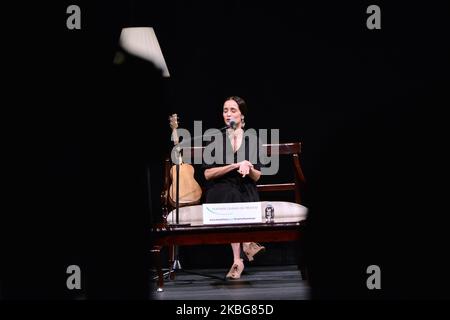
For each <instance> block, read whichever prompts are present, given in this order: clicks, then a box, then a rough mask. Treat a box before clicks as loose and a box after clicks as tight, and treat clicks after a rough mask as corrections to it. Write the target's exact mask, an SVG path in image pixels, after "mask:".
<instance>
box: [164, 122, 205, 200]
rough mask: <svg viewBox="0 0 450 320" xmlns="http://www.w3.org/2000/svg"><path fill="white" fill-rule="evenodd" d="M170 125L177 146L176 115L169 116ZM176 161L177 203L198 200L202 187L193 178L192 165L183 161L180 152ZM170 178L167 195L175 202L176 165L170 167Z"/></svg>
mask: <svg viewBox="0 0 450 320" xmlns="http://www.w3.org/2000/svg"><path fill="white" fill-rule="evenodd" d="M169 120H170V127H171V128H172V140H173V143H174V146H175V147H177V146H178V144H179V139H178V133H177V128H178V116H177V114H173V115H171V116H170V117H169ZM178 163H179V164H180V172H179V178H180V183H179V204H180V205H186V204H190V203H196V202H198V201H199V200H200V198H201V196H202V188H201V187H200V186H199V184H198V183H197V181H195V179H194V167H193V166H192V165H190V164H188V163H183V158H182V155H181V153H180V154H179V159H178ZM170 178H171V181H172V184H171V185H170V188H169V197H170V200H171V201H172V202H173V203H176V192H177V190H176V186H177V166H176V165H173V166H172V168H171V169H170Z"/></svg>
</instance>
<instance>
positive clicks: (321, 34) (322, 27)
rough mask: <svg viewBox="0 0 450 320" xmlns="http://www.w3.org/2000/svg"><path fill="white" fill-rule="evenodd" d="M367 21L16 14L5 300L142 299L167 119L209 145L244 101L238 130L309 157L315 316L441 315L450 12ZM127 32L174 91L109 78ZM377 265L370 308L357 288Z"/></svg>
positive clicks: (157, 9)
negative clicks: (72, 277)
mask: <svg viewBox="0 0 450 320" xmlns="http://www.w3.org/2000/svg"><path fill="white" fill-rule="evenodd" d="M70 4H78V5H79V6H80V7H81V11H82V29H81V30H68V29H67V28H66V18H67V16H68V15H67V14H66V13H65V12H66V8H67V6H68V5H70ZM370 4H377V3H369V2H364V1H362V2H359V3H352V4H350V3H348V4H347V3H346V4H343V3H337V2H336V3H335V2H330V3H326V2H320V3H316V2H313V1H309V2H307V3H306V2H302V3H299V4H298V3H296V4H294V3H292V2H276V3H275V2H254V3H252V2H244V1H214V2H206V1H205V2H182V1H173V2H170V3H168V2H164V3H162V2H159V3H158V2H155V3H149V2H144V1H130V2H121V3H115V4H112V3H109V2H107V1H95V2H94V3H93V2H88V1H78V2H76V3H72V2H70V3H69V2H67V1H63V2H61V3H58V4H34V5H33V6H29V5H27V6H25V7H23V8H15V9H12V10H10V11H9V13H10V14H11V17H12V20H14V21H13V22H12V23H11V24H10V28H11V30H14V32H11V33H9V35H8V36H7V38H6V40H5V43H6V44H8V46H6V47H5V50H4V51H5V52H6V54H7V56H8V58H7V59H5V62H4V63H5V68H6V67H10V68H8V73H7V74H6V76H7V77H8V84H9V85H8V87H7V89H8V90H7V92H6V95H7V96H10V98H9V97H8V99H6V98H5V100H4V103H5V104H6V105H7V107H6V108H5V109H6V112H5V115H6V117H5V121H6V125H7V126H5V128H7V132H6V141H7V146H8V147H11V149H7V150H8V151H7V157H6V158H7V160H9V159H11V164H9V163H8V165H7V166H5V171H6V172H7V173H10V174H12V180H11V181H10V182H9V180H7V186H8V187H7V190H8V193H6V198H7V200H9V201H11V205H9V202H8V201H7V203H8V206H7V207H8V209H7V210H5V213H4V216H5V217H6V218H7V219H8V220H11V224H2V225H3V226H5V228H6V229H7V230H6V231H9V232H3V233H2V234H3V235H4V239H3V240H2V245H4V246H5V250H3V252H4V253H3V256H4V258H2V268H3V271H2V292H1V293H2V297H3V298H11V299H22V298H30V299H46V298H56V299H72V298H77V297H80V296H84V297H87V298H88V299H96V298H146V297H148V296H150V293H149V292H148V290H149V289H148V283H149V281H150V280H149V275H148V272H147V271H148V270H147V268H148V258H147V252H148V231H149V230H148V226H149V224H150V222H151V220H152V219H153V220H156V219H158V217H159V214H160V213H159V212H158V210H159V205H158V201H159V199H158V198H159V193H160V190H161V164H162V159H163V158H164V155H165V154H166V152H167V150H168V149H169V147H170V143H171V142H170V130H169V128H168V121H167V118H168V115H169V114H171V113H173V112H177V113H178V114H179V115H180V116H181V124H182V126H183V127H186V128H188V129H192V123H193V121H194V120H202V121H203V125H204V128H208V127H219V126H221V125H222V123H221V108H222V103H223V100H224V98H225V97H227V96H229V95H239V96H242V97H243V98H244V99H245V100H246V101H247V104H248V106H249V115H248V117H247V119H246V122H247V124H248V126H250V127H254V128H279V129H280V133H281V137H280V141H282V142H286V141H302V142H303V143H304V153H303V159H302V164H303V169H304V171H305V175H306V178H307V180H308V190H307V194H306V203H305V205H307V206H308V207H309V209H310V223H309V227H308V233H307V236H308V237H307V239H308V242H307V243H308V250H307V253H308V263H309V265H310V272H311V285H312V288H313V298H331V299H341V298H343V299H345V298H376V299H378V298H400V299H404V298H443V297H447V298H448V297H449V294H448V290H447V289H446V288H447V284H448V276H446V271H447V270H448V263H447V262H445V261H444V260H445V256H446V253H445V252H446V250H445V247H446V243H447V242H446V240H448V239H447V236H446V233H447V230H446V229H447V224H446V223H445V221H446V219H445V218H446V215H447V211H448V210H446V206H445V205H444V203H445V200H446V197H445V193H444V192H445V191H446V182H447V179H446V178H445V164H446V162H445V160H444V157H443V153H445V149H446V146H447V144H446V143H445V142H446V136H445V130H444V128H445V122H446V121H445V120H446V118H445V117H444V115H443V114H444V113H445V111H446V110H445V109H446V108H448V106H449V105H450V104H449V98H448V88H449V87H448V84H449V83H448V77H449V57H450V55H449V47H448V38H449V37H448V36H449V35H448V32H447V29H448V27H447V21H448V12H449V10H448V8H445V6H444V5H442V4H440V3H438V2H437V1H436V3H430V2H423V3H422V4H411V3H406V2H405V3H399V2H396V4H395V5H393V4H381V3H380V4H379V5H380V7H381V11H382V29H381V30H368V29H367V28H366V25H365V23H366V19H367V16H368V15H367V14H366V8H367V6H368V5H370ZM122 26H152V27H154V29H155V32H156V35H157V36H158V40H159V42H160V45H161V48H162V51H163V53H164V56H165V59H166V62H167V65H168V67H169V71H170V74H171V77H170V78H169V79H163V78H162V77H161V76H160V75H159V71H158V70H156V69H155V68H154V67H153V66H152V65H151V64H149V63H146V62H143V61H141V60H139V59H134V58H133V57H128V58H127V60H126V63H125V64H124V65H122V66H114V65H113V64H112V59H113V57H114V54H115V52H116V50H117V40H118V37H119V34H120V30H121V27H122ZM6 101H8V102H7V103H6ZM148 168H149V169H150V170H149V171H150V174H151V181H152V183H151V189H152V200H153V201H152V202H149V201H148V197H147V192H148V190H147V183H146V172H147V171H146V170H147V169H148ZM10 191H12V192H11V195H10V194H9V192H10ZM149 207H152V208H153V210H149ZM8 222H9V221H8ZM70 264H77V265H80V266H81V268H82V270H83V290H82V292H81V293H80V292H77V293H74V292H69V291H68V290H67V289H66V287H65V280H66V277H67V275H66V273H65V268H66V267H67V266H68V265H70ZM371 264H376V265H379V266H380V267H381V270H382V290H380V291H376V292H375V291H369V290H367V288H366V285H365V279H366V278H367V274H366V273H365V271H366V268H367V266H369V265H371Z"/></svg>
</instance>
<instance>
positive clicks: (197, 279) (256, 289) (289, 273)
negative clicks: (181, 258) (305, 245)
mask: <svg viewBox="0 0 450 320" xmlns="http://www.w3.org/2000/svg"><path fill="white" fill-rule="evenodd" d="M188 272H192V273H188ZM227 272H228V269H201V270H198V269H197V270H189V271H186V272H184V271H180V272H178V274H177V277H176V279H175V280H174V281H170V280H166V281H165V283H164V292H159V293H157V292H156V282H153V283H152V287H151V290H152V296H151V299H154V300H308V299H309V296H310V288H309V286H308V283H307V281H305V280H302V278H301V275H300V272H299V271H298V269H297V266H264V267H261V266H260V267H251V266H247V267H246V269H245V270H244V273H243V275H242V276H241V279H239V280H231V281H230V280H229V281H226V280H225V279H224V277H225V274H226V273H227ZM199 274H202V275H199Z"/></svg>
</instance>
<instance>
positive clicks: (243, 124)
mask: <svg viewBox="0 0 450 320" xmlns="http://www.w3.org/2000/svg"><path fill="white" fill-rule="evenodd" d="M244 118H245V117H244V116H242V117H241V127H242V128H244V127H245V121H244Z"/></svg>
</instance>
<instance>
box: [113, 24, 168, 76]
mask: <svg viewBox="0 0 450 320" xmlns="http://www.w3.org/2000/svg"><path fill="white" fill-rule="evenodd" d="M119 41H120V46H121V47H122V48H123V49H124V50H126V51H127V52H129V53H130V54H132V55H135V56H137V57H139V58H142V59H145V60H148V61H151V62H153V63H154V64H155V66H157V67H158V68H160V69H161V70H162V72H163V77H166V78H167V77H170V74H169V69H168V68H167V65H166V61H165V60H164V56H163V54H162V51H161V47H160V46H159V43H158V39H157V38H156V34H155V31H154V30H153V28H149V27H133V28H123V29H122V32H121V34H120V40H119Z"/></svg>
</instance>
